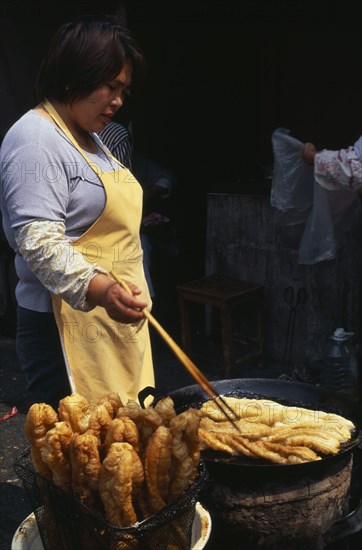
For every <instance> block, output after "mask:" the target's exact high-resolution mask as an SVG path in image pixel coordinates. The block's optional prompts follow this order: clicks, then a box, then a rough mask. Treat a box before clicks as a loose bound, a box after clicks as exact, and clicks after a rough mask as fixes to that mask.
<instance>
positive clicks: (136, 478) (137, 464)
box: [98, 443, 144, 527]
mask: <svg viewBox="0 0 362 550" xmlns="http://www.w3.org/2000/svg"><path fill="white" fill-rule="evenodd" d="M143 480H144V472H143V466H142V462H141V460H140V458H139V456H138V455H137V453H136V452H135V450H134V449H133V447H132V445H130V444H129V443H113V444H112V445H111V447H110V449H109V451H108V454H107V456H106V458H105V459H104V461H103V463H102V466H101V470H100V475H99V484H98V488H99V493H100V496H101V499H102V502H103V505H104V508H105V512H106V518H107V521H109V523H111V524H112V525H115V526H116V527H129V526H131V525H132V524H134V523H136V522H137V514H136V511H135V508H134V502H136V500H137V499H138V498H139V495H140V492H141V488H142V484H143Z"/></svg>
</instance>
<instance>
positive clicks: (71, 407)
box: [58, 392, 91, 434]
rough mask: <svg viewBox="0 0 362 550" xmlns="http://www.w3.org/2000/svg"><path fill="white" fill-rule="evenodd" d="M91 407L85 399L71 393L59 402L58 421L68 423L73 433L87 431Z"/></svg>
mask: <svg viewBox="0 0 362 550" xmlns="http://www.w3.org/2000/svg"><path fill="white" fill-rule="evenodd" d="M90 412H91V407H90V404H89V403H88V401H87V399H86V398H85V397H83V396H82V395H80V394H79V393H76V392H74V393H72V394H71V395H68V396H67V397H64V399H61V400H60V401H59V408H58V414H59V419H60V420H63V421H65V422H69V424H70V426H71V428H72V430H73V432H74V433H79V434H82V433H84V432H86V431H87V430H88V425H89V418H90Z"/></svg>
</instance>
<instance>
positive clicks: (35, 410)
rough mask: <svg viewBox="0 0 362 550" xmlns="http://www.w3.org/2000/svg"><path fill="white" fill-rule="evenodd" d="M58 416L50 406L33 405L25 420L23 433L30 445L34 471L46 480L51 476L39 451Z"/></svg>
mask: <svg viewBox="0 0 362 550" xmlns="http://www.w3.org/2000/svg"><path fill="white" fill-rule="evenodd" d="M58 420H59V419H58V415H57V413H56V412H55V410H54V409H53V407H51V406H50V405H47V404H46V403H34V404H33V405H32V406H31V407H30V409H29V411H28V413H27V415H26V418H25V433H26V436H27V439H28V441H29V443H30V444H31V458H32V462H33V466H34V468H35V471H36V472H37V473H38V474H40V475H42V476H44V477H45V478H47V479H51V478H52V476H53V474H52V471H51V469H50V468H49V466H47V464H45V462H44V461H43V458H42V455H41V450H42V448H43V447H44V442H45V436H46V434H47V432H48V430H50V429H51V428H53V427H54V425H55V423H56V422H58Z"/></svg>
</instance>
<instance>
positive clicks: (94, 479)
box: [70, 433, 101, 509]
mask: <svg viewBox="0 0 362 550" xmlns="http://www.w3.org/2000/svg"><path fill="white" fill-rule="evenodd" d="M70 463H71V470H72V490H73V493H74V494H75V496H76V497H77V498H79V500H81V501H82V502H83V504H85V505H86V506H88V507H89V508H92V509H95V508H97V500H98V499H97V495H98V480H99V473H100V469H101V461H100V458H99V452H98V439H97V438H96V436H95V435H92V434H87V433H86V434H74V435H73V437H72V440H71V442H70Z"/></svg>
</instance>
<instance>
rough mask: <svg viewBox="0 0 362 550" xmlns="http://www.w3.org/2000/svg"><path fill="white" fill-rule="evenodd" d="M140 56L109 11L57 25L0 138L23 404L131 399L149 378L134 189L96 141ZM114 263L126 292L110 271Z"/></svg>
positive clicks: (146, 301) (138, 202)
mask: <svg viewBox="0 0 362 550" xmlns="http://www.w3.org/2000/svg"><path fill="white" fill-rule="evenodd" d="M142 67H143V57H142V54H141V52H140V50H139V48H138V46H137V45H136V43H135V41H134V40H133V38H132V36H131V35H130V33H129V31H127V30H126V29H125V28H124V27H122V26H121V25H120V24H119V22H117V21H116V20H113V19H105V20H94V19H90V18H83V19H81V20H78V21H75V22H72V23H67V24H65V25H63V26H62V27H61V28H60V29H59V30H58V32H57V33H56V34H55V36H54V38H53V39H52V41H51V44H50V48H49V51H48V54H47V55H46V57H45V59H44V61H43V63H42V66H41V68H40V72H39V75H38V79H37V85H36V95H37V100H38V102H39V103H38V105H37V106H36V107H35V108H34V109H33V110H30V111H28V112H27V113H26V114H25V115H23V116H22V117H21V118H20V119H19V120H18V121H17V122H16V123H15V124H14V125H13V126H12V127H11V128H10V130H9V131H8V133H7V135H6V136H5V138H4V141H3V144H2V147H1V161H0V162H1V209H2V213H3V223H4V229H5V233H6V236H7V238H8V240H9V243H10V244H11V246H12V247H13V248H14V250H15V251H16V269H17V274H18V277H19V283H18V285H17V290H16V294H17V301H18V321H17V352H18V356H19V360H20V364H21V368H22V370H23V372H24V373H25V376H26V378H27V381H28V388H29V391H30V392H31V394H32V397H33V398H34V400H35V401H41V402H47V403H49V404H52V405H53V406H57V405H58V402H59V399H61V398H63V397H64V396H65V395H68V394H69V393H70V392H71V391H77V392H78V393H80V394H82V395H84V397H86V398H87V399H88V401H90V402H92V401H95V400H97V399H99V397H101V396H102V395H104V394H105V393H108V392H117V393H119V395H120V397H121V399H122V401H125V402H126V401H127V400H128V399H137V395H138V392H139V391H140V390H141V389H142V388H144V387H145V386H153V385H154V373H153V365H152V358H151V349H150V341H149V333H148V326H147V321H146V319H145V318H144V315H143V313H142V311H141V310H142V309H143V308H145V307H149V306H150V297H149V293H148V289H147V284H146V281H145V277H144V272H143V267H142V265H143V264H142V249H141V245H140V238H139V228H140V221H141V214H142V189H141V186H140V185H139V184H138V182H137V181H136V180H135V178H134V177H133V176H132V174H131V173H130V172H129V171H128V170H127V169H126V168H124V167H123V166H122V165H121V164H120V163H119V162H118V161H117V160H116V159H115V158H114V157H112V155H111V154H110V153H109V152H108V150H107V149H106V148H105V147H104V146H103V145H102V143H101V141H100V140H99V138H97V135H96V132H100V131H101V130H102V129H103V128H104V127H105V126H106V124H107V123H108V122H110V121H111V120H112V117H113V116H114V114H115V113H116V111H117V110H118V109H119V108H120V107H121V106H122V103H123V99H124V95H125V93H126V92H127V90H128V89H129V87H130V85H131V80H132V79H133V80H134V79H135V78H136V77H137V76H138V74H139V73H140V71H141V69H142ZM111 271H114V272H115V273H117V274H118V275H119V277H121V278H122V279H123V280H124V281H125V282H126V283H128V285H129V286H130V287H131V289H132V294H129V293H128V292H126V291H125V290H123V289H122V287H121V286H120V284H118V283H116V282H115V281H114V279H113V278H112V277H111V275H110V272H111Z"/></svg>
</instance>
